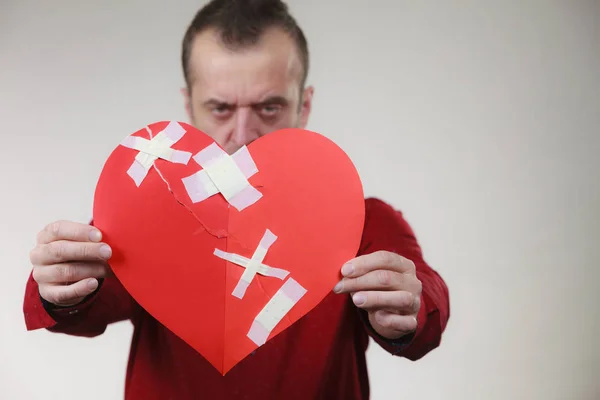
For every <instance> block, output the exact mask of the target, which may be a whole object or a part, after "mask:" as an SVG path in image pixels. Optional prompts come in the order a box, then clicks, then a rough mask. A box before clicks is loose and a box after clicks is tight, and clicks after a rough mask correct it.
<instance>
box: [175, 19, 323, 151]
mask: <svg viewBox="0 0 600 400" xmlns="http://www.w3.org/2000/svg"><path fill="white" fill-rule="evenodd" d="M302 72H303V70H302V64H301V61H300V58H299V55H298V52H297V50H296V46H295V45H294V42H293V41H292V39H291V38H289V37H288V35H286V34H285V33H284V32H283V31H281V30H279V29H271V30H268V31H266V32H265V33H264V34H263V35H262V37H261V40H260V41H259V43H257V44H256V45H255V46H251V47H248V48H244V49H239V50H235V51H232V50H229V49H227V48H226V47H224V46H223V45H222V44H221V42H220V41H219V37H218V35H216V34H215V32H214V31H212V30H207V31H204V32H201V33H200V34H199V35H198V36H197V37H196V38H195V40H194V42H193V45H192V51H191V56H190V65H189V74H190V89H189V91H188V90H187V89H184V90H183V93H184V96H185V98H186V108H187V112H188V115H189V118H190V121H191V123H192V124H193V125H194V126H195V127H197V128H198V129H200V130H201V131H203V132H205V133H206V134H208V135H210V136H211V137H212V138H213V139H215V141H216V142H217V143H219V145H221V147H223V148H224V149H225V151H227V152H228V153H229V154H232V153H234V152H235V151H236V150H238V149H239V148H240V147H242V146H244V145H248V144H249V143H250V142H252V141H253V140H255V139H257V138H259V137H261V136H263V135H265V134H267V133H269V132H273V131H275V130H278V129H282V128H304V127H305V126H306V123H307V121H308V115H309V113H310V106H311V100H312V93H313V89H312V88H307V89H304V90H302V89H301V87H300V85H301V80H302Z"/></svg>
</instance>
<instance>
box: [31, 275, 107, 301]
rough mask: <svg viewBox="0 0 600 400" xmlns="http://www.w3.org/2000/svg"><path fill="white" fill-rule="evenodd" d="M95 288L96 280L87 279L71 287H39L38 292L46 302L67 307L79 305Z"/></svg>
mask: <svg viewBox="0 0 600 400" xmlns="http://www.w3.org/2000/svg"><path fill="white" fill-rule="evenodd" d="M97 288H98V280H97V279H95V278H89V279H84V280H81V281H79V282H75V283H73V284H71V285H41V286H40V287H39V291H40V296H42V297H43V298H44V299H45V300H46V301H48V302H50V303H52V304H56V305H59V306H69V305H73V304H77V303H79V302H80V301H81V300H82V299H83V298H84V297H85V296H87V295H89V294H91V293H93V292H94V290H96V289H97Z"/></svg>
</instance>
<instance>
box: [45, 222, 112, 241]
mask: <svg viewBox="0 0 600 400" xmlns="http://www.w3.org/2000/svg"><path fill="white" fill-rule="evenodd" d="M57 240H72V241H75V242H99V241H100V240H102V233H101V232H100V231H99V230H98V228H95V227H93V226H91V225H85V224H80V223H77V222H71V221H56V222H53V223H51V224H48V225H46V227H45V228H44V229H43V230H42V231H41V232H40V233H39V234H38V236H37V242H38V244H48V243H52V242H54V241H57Z"/></svg>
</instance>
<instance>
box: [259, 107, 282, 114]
mask: <svg viewBox="0 0 600 400" xmlns="http://www.w3.org/2000/svg"><path fill="white" fill-rule="evenodd" d="M279 111H281V106H280V105H277V104H266V105H264V106H262V107H261V109H260V112H261V113H262V114H263V115H264V116H267V117H271V116H274V115H276V114H277V113H278V112H279Z"/></svg>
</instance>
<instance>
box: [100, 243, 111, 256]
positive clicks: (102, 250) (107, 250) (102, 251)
mask: <svg viewBox="0 0 600 400" xmlns="http://www.w3.org/2000/svg"><path fill="white" fill-rule="evenodd" d="M111 255H112V250H111V249H110V247H108V246H107V245H105V244H103V245H102V246H100V257H102V258H104V259H105V260H108V259H109V258H110V256H111Z"/></svg>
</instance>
